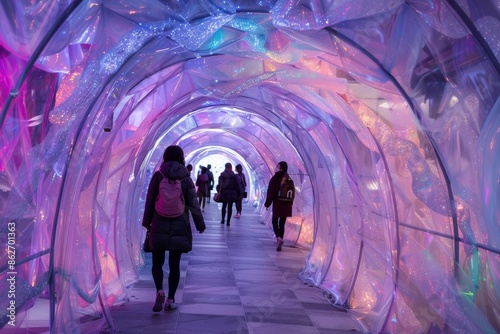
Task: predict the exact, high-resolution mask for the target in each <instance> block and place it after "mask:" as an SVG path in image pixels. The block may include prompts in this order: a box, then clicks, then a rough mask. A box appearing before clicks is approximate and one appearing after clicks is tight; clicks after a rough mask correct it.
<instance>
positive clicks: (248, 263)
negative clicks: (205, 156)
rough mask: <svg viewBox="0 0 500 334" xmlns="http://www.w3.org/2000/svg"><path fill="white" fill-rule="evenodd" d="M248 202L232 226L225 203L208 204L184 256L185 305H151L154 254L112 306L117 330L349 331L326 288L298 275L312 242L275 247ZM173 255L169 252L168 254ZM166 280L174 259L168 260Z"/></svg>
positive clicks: (181, 297) (180, 298)
mask: <svg viewBox="0 0 500 334" xmlns="http://www.w3.org/2000/svg"><path fill="white" fill-rule="evenodd" d="M252 212H253V209H252V208H251V207H244V208H243V214H242V216H241V218H239V219H238V218H232V219H231V226H226V225H222V224H220V205H219V204H217V203H213V202H212V203H210V204H207V205H206V207H205V212H204V216H205V220H206V223H207V230H206V231H205V233H203V234H201V235H200V234H198V233H195V235H194V242H193V251H192V252H190V253H189V254H184V255H183V256H182V260H181V282H180V284H179V289H178V290H177V294H176V301H177V302H178V303H179V308H178V309H177V310H174V311H168V312H164V311H161V312H160V313H153V312H152V311H151V308H152V306H153V303H154V298H155V288H154V284H153V280H152V278H151V266H150V264H151V258H150V255H149V254H147V255H146V256H147V258H146V263H147V264H148V266H146V267H145V268H144V269H143V270H142V271H141V276H140V281H139V282H138V283H137V284H136V285H135V286H134V287H133V290H132V292H131V301H130V302H129V303H127V304H125V305H123V306H117V307H114V308H113V309H112V311H111V314H112V317H113V321H114V326H115V328H116V329H117V330H118V331H119V333H127V334H132V333H301V334H307V333H348V332H353V331H357V327H356V325H355V323H354V322H353V321H352V320H351V319H350V318H349V316H348V315H347V314H346V313H345V312H342V311H339V310H337V309H335V308H334V307H332V306H331V305H330V304H329V303H328V302H327V300H326V298H325V297H324V295H323V293H322V292H321V290H320V289H318V288H316V287H311V286H309V285H307V284H304V283H303V282H302V281H300V280H299V279H298V278H297V274H298V273H299V271H300V270H301V269H302V268H303V265H304V262H305V258H306V255H307V250H304V249H299V248H294V247H287V246H286V244H285V247H283V251H282V252H277V251H276V244H275V240H274V238H273V234H272V231H271V230H270V229H269V228H268V227H267V226H265V225H263V224H261V223H259V222H258V220H259V215H257V214H253V213H252ZM167 261H168V260H167ZM164 270H165V280H164V282H165V285H164V288H165V289H166V288H167V277H168V265H167V264H166V265H165V266H164Z"/></svg>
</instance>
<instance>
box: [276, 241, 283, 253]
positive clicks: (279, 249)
mask: <svg viewBox="0 0 500 334" xmlns="http://www.w3.org/2000/svg"><path fill="white" fill-rule="evenodd" d="M281 246H283V239H282V238H278V247H276V251H278V252H281Z"/></svg>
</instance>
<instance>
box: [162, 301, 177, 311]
mask: <svg viewBox="0 0 500 334" xmlns="http://www.w3.org/2000/svg"><path fill="white" fill-rule="evenodd" d="M176 308H177V304H176V303H174V300H173V299H167V302H166V303H165V311H171V310H175V309H176Z"/></svg>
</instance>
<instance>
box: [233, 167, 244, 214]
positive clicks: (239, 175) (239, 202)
mask: <svg viewBox="0 0 500 334" xmlns="http://www.w3.org/2000/svg"><path fill="white" fill-rule="evenodd" d="M235 169H236V174H235V175H236V179H237V180H238V184H239V186H240V190H241V196H240V197H239V198H238V200H237V201H236V214H235V215H234V218H240V217H241V208H242V206H243V197H244V194H246V188H247V181H246V180H245V174H243V167H242V166H241V165H240V164H237V165H236V167H235Z"/></svg>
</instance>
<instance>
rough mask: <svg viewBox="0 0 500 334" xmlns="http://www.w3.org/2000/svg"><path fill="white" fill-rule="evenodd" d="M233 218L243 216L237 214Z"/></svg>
mask: <svg viewBox="0 0 500 334" xmlns="http://www.w3.org/2000/svg"><path fill="white" fill-rule="evenodd" d="M233 217H234V218H240V217H241V215H240V214H239V213H237V214H235V215H234V216H233Z"/></svg>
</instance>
